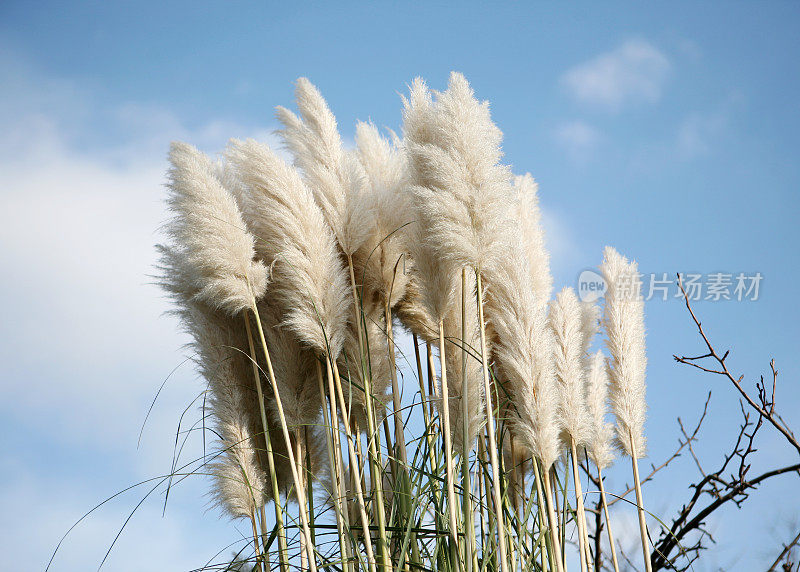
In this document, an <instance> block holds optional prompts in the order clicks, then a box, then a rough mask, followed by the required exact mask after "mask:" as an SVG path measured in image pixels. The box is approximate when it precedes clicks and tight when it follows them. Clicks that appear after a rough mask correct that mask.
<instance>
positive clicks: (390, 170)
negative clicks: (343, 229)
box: [353, 122, 413, 308]
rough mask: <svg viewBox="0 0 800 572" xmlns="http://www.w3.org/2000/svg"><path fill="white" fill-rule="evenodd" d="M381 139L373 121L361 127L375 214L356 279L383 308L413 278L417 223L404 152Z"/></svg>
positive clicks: (361, 153) (357, 256)
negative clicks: (412, 226) (412, 231)
mask: <svg viewBox="0 0 800 572" xmlns="http://www.w3.org/2000/svg"><path fill="white" fill-rule="evenodd" d="M397 144H398V142H397V140H396V136H395V141H394V143H392V142H390V141H389V140H387V139H386V138H384V137H382V136H381V135H380V133H379V132H378V130H377V129H376V128H375V126H374V125H372V124H370V123H361V122H360V123H359V124H358V125H357V127H356V146H357V155H358V159H359V161H360V162H361V165H362V166H363V168H364V172H365V174H366V180H367V189H368V190H367V196H368V197H369V199H370V202H371V212H372V213H373V216H374V221H373V225H372V233H371V234H370V236H369V237H367V239H366V241H365V242H364V244H363V245H362V246H361V247H360V248H359V249H358V250H357V251H356V252H355V253H354V256H353V265H354V269H355V278H356V281H357V282H358V283H360V284H361V287H362V288H363V290H362V292H363V294H364V295H363V298H364V299H365V300H369V299H370V298H376V303H377V304H378V305H379V306H380V307H381V308H383V305H384V304H386V303H388V304H389V307H390V308H392V307H394V306H395V305H396V304H397V302H398V301H399V300H400V299H402V298H403V296H404V295H405V290H406V285H407V284H408V278H409V275H410V273H409V271H408V270H409V267H410V263H409V261H408V252H407V250H408V249H407V247H406V245H407V240H406V233H407V230H408V229H407V228H406V227H407V226H408V225H409V223H411V222H412V221H413V215H412V214H411V200H410V196H409V193H408V192H406V186H407V177H406V160H405V154H404V153H403V152H402V150H401V149H399V148H398V147H397Z"/></svg>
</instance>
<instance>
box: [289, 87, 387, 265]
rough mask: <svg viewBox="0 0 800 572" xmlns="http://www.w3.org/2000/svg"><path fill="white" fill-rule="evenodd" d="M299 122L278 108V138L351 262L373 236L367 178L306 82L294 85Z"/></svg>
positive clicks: (322, 102) (323, 106) (291, 114)
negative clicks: (302, 175)
mask: <svg viewBox="0 0 800 572" xmlns="http://www.w3.org/2000/svg"><path fill="white" fill-rule="evenodd" d="M295 98H296V101H297V108H298V110H299V112H300V117H298V116H296V115H295V114H294V113H292V112H291V111H289V110H288V109H286V108H284V107H278V108H277V114H278V120H279V121H280V122H281V123H283V125H284V129H283V131H281V132H280V133H281V135H282V136H283V138H284V141H285V142H286V145H287V147H288V148H289V149H290V150H291V151H292V153H293V154H294V157H295V165H296V166H297V167H298V168H300V169H301V171H302V172H303V174H304V176H305V180H306V182H307V183H308V186H309V187H310V188H311V189H312V191H313V193H314V198H315V199H316V201H317V203H318V204H319V206H320V207H321V208H322V210H323V212H324V213H325V219H326V220H327V222H328V224H329V225H330V226H331V228H332V229H333V232H334V234H335V235H336V238H337V240H338V241H339V245H340V246H341V248H342V251H344V253H345V254H346V255H348V256H352V255H353V254H354V253H355V252H356V251H357V250H358V249H359V248H360V247H361V246H362V245H363V244H364V242H366V240H367V239H368V238H369V236H370V234H371V233H372V232H373V228H372V225H373V215H372V212H371V204H370V203H371V200H370V197H369V196H368V193H367V192H366V185H367V181H366V175H365V173H364V169H363V167H362V166H361V163H360V162H359V160H358V157H356V156H354V155H353V154H350V153H347V152H346V151H345V150H344V148H343V146H342V139H341V137H340V135H339V131H338V128H337V126H336V118H335V117H334V115H333V113H331V110H330V109H329V108H328V104H327V103H326V102H325V100H324V99H323V97H322V95H321V94H320V92H319V90H317V88H316V87H314V85H312V84H311V82H310V81H308V80H307V79H306V78H304V77H301V78H300V79H298V80H297V86H296V89H295Z"/></svg>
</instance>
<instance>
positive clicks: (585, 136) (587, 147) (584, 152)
mask: <svg viewBox="0 0 800 572" xmlns="http://www.w3.org/2000/svg"><path fill="white" fill-rule="evenodd" d="M555 139H556V142H557V143H558V144H559V145H560V146H561V147H562V148H563V149H564V151H565V152H566V153H567V155H568V156H569V157H570V159H571V160H573V161H577V162H584V161H586V160H588V159H589V158H590V157H591V154H592V152H593V151H594V149H595V147H596V146H597V144H598V143H599V141H600V139H601V135H600V132H599V131H598V130H597V129H595V128H594V127H592V126H591V125H589V124H588V123H585V122H583V121H570V122H567V123H562V124H561V125H559V126H558V127H556V130H555Z"/></svg>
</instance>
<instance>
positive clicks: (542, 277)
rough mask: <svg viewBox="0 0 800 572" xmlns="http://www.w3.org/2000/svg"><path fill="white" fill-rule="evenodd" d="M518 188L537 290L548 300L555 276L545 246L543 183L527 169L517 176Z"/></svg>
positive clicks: (522, 225)
mask: <svg viewBox="0 0 800 572" xmlns="http://www.w3.org/2000/svg"><path fill="white" fill-rule="evenodd" d="M514 191H515V193H516V198H517V203H516V205H517V213H518V216H519V221H520V229H521V231H522V234H521V238H522V244H523V248H524V250H525V253H526V254H527V257H528V263H529V265H530V271H531V284H532V287H533V293H534V295H535V296H536V298H537V300H539V301H540V303H546V302H547V300H549V299H550V295H551V293H552V292H553V276H552V275H551V274H550V254H549V253H548V252H547V248H546V247H545V238H544V228H543V227H542V212H541V209H540V207H539V194H538V193H539V185H538V184H537V183H536V181H535V180H534V179H533V177H532V176H531V175H530V173H526V174H524V175H522V176H519V177H514Z"/></svg>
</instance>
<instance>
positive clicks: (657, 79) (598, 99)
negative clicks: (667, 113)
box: [561, 40, 671, 110]
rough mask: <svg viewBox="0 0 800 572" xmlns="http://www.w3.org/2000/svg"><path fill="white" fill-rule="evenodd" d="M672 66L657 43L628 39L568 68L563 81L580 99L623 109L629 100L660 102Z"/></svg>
mask: <svg viewBox="0 0 800 572" xmlns="http://www.w3.org/2000/svg"><path fill="white" fill-rule="evenodd" d="M670 68H671V64H670V61H669V59H668V58H667V57H666V56H665V55H664V54H663V53H662V52H660V51H659V50H658V49H657V48H655V47H654V46H653V45H651V44H650V43H648V42H646V41H644V40H628V41H627V42H625V43H623V44H622V45H621V46H619V47H618V48H616V49H614V50H612V51H610V52H606V53H604V54H600V55H599V56H597V57H595V58H593V59H591V60H589V61H587V62H585V63H583V64H580V65H578V66H576V67H574V68H572V69H570V70H568V71H567V72H566V73H565V74H564V75H563V76H562V78H561V81H562V83H563V84H564V86H565V87H566V88H567V90H568V91H569V92H570V93H571V95H572V96H573V97H574V98H575V99H576V100H578V101H580V102H583V103H588V104H591V105H595V106H598V107H603V108H607V109H610V110H619V109H620V108H621V107H622V106H623V105H625V104H628V103H640V102H650V103H652V102H655V101H658V99H659V98H660V97H661V92H662V90H663V87H664V83H665V82H666V79H667V77H668V75H669V71H670Z"/></svg>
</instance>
